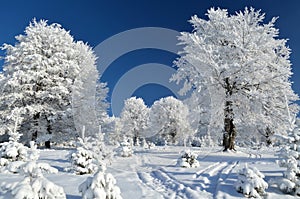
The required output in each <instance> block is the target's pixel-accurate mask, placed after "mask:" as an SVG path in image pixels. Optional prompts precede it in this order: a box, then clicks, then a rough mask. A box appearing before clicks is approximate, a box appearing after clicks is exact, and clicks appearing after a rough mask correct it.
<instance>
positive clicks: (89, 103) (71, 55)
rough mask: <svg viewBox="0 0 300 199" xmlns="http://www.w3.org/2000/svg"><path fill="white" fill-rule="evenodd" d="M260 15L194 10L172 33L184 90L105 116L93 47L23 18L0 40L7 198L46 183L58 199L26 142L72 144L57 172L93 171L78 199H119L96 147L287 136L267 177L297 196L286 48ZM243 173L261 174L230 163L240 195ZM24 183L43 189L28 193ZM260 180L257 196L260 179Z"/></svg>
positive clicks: (230, 143) (0, 150) (226, 145)
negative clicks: (236, 169) (17, 30)
mask: <svg viewBox="0 0 300 199" xmlns="http://www.w3.org/2000/svg"><path fill="white" fill-rule="evenodd" d="M263 20H264V14H263V13H261V12H260V11H257V10H254V9H253V8H250V9H248V8H245V10H244V11H239V12H237V13H236V14H234V15H229V14H228V12H227V10H224V9H219V8H218V9H214V8H211V9H209V10H208V12H207V19H201V18H198V17H197V16H193V17H192V18H191V20H190V21H189V22H190V23H191V25H192V26H193V28H194V29H193V31H192V32H182V33H181V36H180V37H179V44H180V45H181V46H182V47H183V49H182V51H181V52H180V53H179V54H180V57H179V58H178V59H176V60H175V61H174V63H175V65H176V67H177V68H178V70H177V72H176V73H175V74H174V75H173V76H172V78H171V80H172V81H173V82H174V83H179V82H183V83H184V84H183V85H184V86H183V88H182V90H181V92H180V94H182V95H184V94H186V93H187V92H191V93H192V94H191V95H190V97H189V98H187V99H186V100H184V101H181V100H178V99H176V98H174V97H165V98H161V99H159V100H157V101H155V102H154V103H153V105H152V106H150V107H148V106H147V105H145V103H144V101H143V99H142V98H136V97H134V96H133V97H131V98H129V99H126V100H125V103H124V107H123V109H122V112H121V114H120V116H119V117H115V116H112V117H110V116H109V114H108V109H109V103H108V102H107V95H108V87H107V84H106V83H104V82H100V80H99V79H100V76H101V74H98V71H97V68H96V62H97V59H98V58H97V57H96V55H95V53H94V51H93V49H92V47H90V46H89V45H87V44H86V43H84V42H82V41H75V40H74V38H73V37H72V36H71V35H70V32H69V31H67V30H65V29H64V28H63V27H62V26H61V25H59V24H48V23H47V21H45V20H40V21H37V20H36V19H33V20H32V22H30V24H29V26H28V27H27V28H26V29H25V32H24V34H22V35H18V36H16V43H15V44H14V45H12V44H3V45H2V50H4V51H5V52H6V54H5V57H4V65H3V72H2V73H1V74H0V142H1V144H0V146H1V147H0V168H2V169H6V170H8V171H10V172H14V173H22V174H24V180H23V181H22V182H20V183H19V184H16V185H14V186H12V187H13V189H15V190H17V191H14V192H12V195H15V196H16V195H18V196H20V197H23V194H24V193H25V192H24V189H25V188H26V187H30V191H31V192H30V193H31V194H32V195H33V196H34V197H38V198H43V197H44V195H42V194H44V193H43V192H42V191H41V190H42V189H43V186H44V185H45V184H47V183H48V184H50V185H51V187H52V188H51V190H50V192H51V194H53V195H55V194H56V196H53V197H57V198H65V194H64V192H63V190H62V189H61V187H59V186H57V185H54V184H51V182H50V181H48V180H47V179H46V178H45V177H44V176H43V174H42V173H43V172H44V171H49V172H52V173H55V172H57V170H56V169H55V168H52V167H51V166H50V165H46V164H40V163H37V162H36V160H37V159H38V156H39V154H38V151H37V147H45V148H50V147H51V145H56V146H66V145H67V146H72V147H74V148H75V149H74V151H72V153H71V154H70V157H69V159H70V162H71V167H70V168H64V169H65V170H66V171H68V172H73V173H75V174H77V175H83V174H94V176H93V177H89V178H87V180H86V181H85V182H83V183H82V184H81V185H80V187H79V191H80V193H82V196H83V198H94V197H97V196H98V195H99V194H100V195H101V194H104V195H105V198H121V196H120V189H119V188H118V187H117V186H116V180H115V178H114V177H113V176H112V175H111V174H109V173H105V172H106V169H105V166H106V164H107V162H109V158H111V154H112V151H110V150H109V147H107V145H112V146H114V147H118V148H117V149H116V151H117V152H118V154H119V155H120V156H122V157H130V156H132V154H133V147H134V146H136V147H139V146H141V147H144V148H147V149H150V148H151V147H152V146H155V145H160V146H166V145H173V146H197V147H201V146H214V145H219V146H223V149H224V151H227V150H233V151H235V150H236V148H235V145H236V144H238V145H240V146H245V145H246V146H249V145H263V144H266V145H274V144H276V143H278V142H280V140H281V139H287V140H288V138H287V137H288V136H289V138H290V140H289V141H290V142H291V144H292V146H291V147H287V148H286V149H285V151H284V150H283V151H282V154H281V155H282V156H283V157H285V158H286V159H285V160H283V161H281V162H280V163H279V164H280V165H281V166H283V167H287V171H286V173H285V175H284V179H283V180H282V182H277V183H279V184H278V186H280V187H283V188H282V189H283V191H285V192H288V193H292V192H293V193H299V192H300V191H299V185H298V184H295V185H294V186H293V187H292V189H289V188H290V187H289V186H288V185H286V184H287V183H288V182H292V183H296V180H299V179H298V177H297V176H299V165H298V164H299V163H298V164H297V161H298V160H299V155H298V152H294V151H298V150H299V146H298V144H299V135H298V134H299V132H298V131H299V125H300V124H299V120H297V118H296V116H297V113H298V111H299V106H298V105H297V104H296V101H297V100H299V98H298V96H297V94H295V93H294V91H293V90H292V87H291V84H292V83H291V81H290V77H291V75H292V71H291V62H290V57H289V55H290V49H289V47H288V46H287V44H286V42H287V40H285V39H279V38H278V36H279V30H278V29H276V28H275V22H276V18H273V19H272V20H271V21H270V22H268V23H263ZM99 59H101V57H100V58H99ZM297 126H298V127H297ZM295 127H297V128H295ZM188 159H189V160H191V161H192V163H189V161H188ZM178 165H179V166H182V167H192V168H196V167H198V166H199V163H198V161H197V155H196V154H194V153H192V152H185V153H183V155H182V156H181V158H180V161H179V163H178ZM291 165H292V167H293V168H294V169H291ZM249 173H251V174H253V175H254V174H255V176H256V177H257V178H258V179H259V180H260V178H263V175H262V174H261V173H260V172H259V171H257V170H255V169H254V170H253V169H252V170H251V169H248V168H245V169H243V170H241V172H240V177H239V180H240V181H241V182H239V183H238V184H237V185H236V189H237V190H238V191H239V192H241V193H244V194H248V195H249V194H250V193H249V192H247V191H246V188H245V187H246V186H248V184H249V183H250V182H247V181H245V180H243V179H244V178H247V176H248V175H249ZM245 176H246V177H245ZM250 176H251V175H250ZM249 178H250V177H249ZM100 181H101V183H100ZM30 183H31V184H30ZM35 183H40V184H42V185H41V186H40V187H39V189H38V188H36V187H35V186H34V184H35ZM247 183H248V184H247ZM251 183H252V182H251ZM251 183H250V184H251ZM100 184H101V185H100ZM245 184H246V185H245ZM50 185H49V186H50ZM45 186H46V185H45ZM249 186H250V185H249ZM251 186H252V185H251ZM24 187H25V188H24ZM10 188H11V187H8V188H7V189H8V190H9V189H10ZM252 188H253V190H254V189H255V187H252ZM260 188H261V189H263V190H262V191H261V192H263V193H264V189H265V188H267V183H265V182H264V181H263V183H262V185H261V187H260ZM35 189H38V191H37V190H35ZM255 190H256V189H255ZM37 192H38V193H39V195H36V196H35V194H37ZM50 192H49V194H50ZM254 195H259V193H256V192H255V194H254ZM16 197H17V196H16Z"/></svg>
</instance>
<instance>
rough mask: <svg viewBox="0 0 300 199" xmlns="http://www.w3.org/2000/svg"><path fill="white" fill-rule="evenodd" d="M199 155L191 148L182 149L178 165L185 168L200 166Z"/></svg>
mask: <svg viewBox="0 0 300 199" xmlns="http://www.w3.org/2000/svg"><path fill="white" fill-rule="evenodd" d="M197 157H198V155H197V154H196V153H195V152H193V151H191V150H185V151H182V152H181V157H180V158H179V159H178V160H177V166H179V167H185V168H197V167H199V166H200V164H199V162H198V160H197Z"/></svg>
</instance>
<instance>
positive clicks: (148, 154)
mask: <svg viewBox="0 0 300 199" xmlns="http://www.w3.org/2000/svg"><path fill="white" fill-rule="evenodd" d="M184 149H185V148H184V147H170V146H168V147H155V148H153V149H149V150H148V149H147V150H146V149H142V148H136V149H135V152H134V155H133V156H132V157H124V158H123V157H116V158H113V160H112V162H111V164H110V165H108V168H107V172H108V173H112V174H113V176H114V177H115V178H116V180H117V185H118V186H119V187H120V189H121V195H122V197H123V198H125V199H127V198H128V199H131V198H137V199H140V198H155V199H157V198H174V199H175V198H189V199H190V198H195V199H201V198H203V199H206V198H230V199H231V198H244V196H243V195H242V194H240V193H238V192H236V190H235V187H234V183H235V182H236V181H237V177H238V176H237V173H238V171H239V170H240V169H242V168H244V166H245V163H248V165H249V167H253V166H254V167H256V168H257V169H258V170H260V171H261V172H262V173H263V174H264V175H265V181H267V182H268V181H269V180H270V179H271V178H276V177H280V176H282V172H283V170H284V168H280V167H279V166H278V165H277V164H276V162H275V161H276V159H278V158H277V157H276V156H274V153H275V150H276V149H274V148H263V149H260V150H250V149H243V148H238V152H236V153H233V152H222V148H221V147H214V148H190V149H191V150H192V151H194V152H196V153H197V154H198V161H199V163H200V166H199V167H198V168H180V167H177V166H176V163H177V160H178V158H179V157H180V154H181V151H182V150H184ZM69 153H70V150H67V149H56V150H54V149H52V150H40V158H39V160H38V161H39V162H46V163H49V164H50V165H52V166H53V167H55V168H57V169H58V170H59V172H58V173H57V174H45V177H46V178H48V179H49V180H50V181H52V182H54V183H55V184H57V185H60V186H62V187H63V188H64V190H65V192H66V194H67V198H70V199H77V198H81V196H80V193H79V192H78V186H79V185H80V184H81V183H82V182H83V181H84V180H85V179H86V178H87V177H88V176H90V175H82V176H79V175H74V174H71V173H68V172H65V171H64V168H66V167H69V166H70V162H69V161H68V159H67V155H68V154H69ZM22 178H23V177H22V176H20V175H18V174H4V173H0V185H1V184H3V183H13V182H17V181H20V180H21V179H22ZM266 192H267V195H266V196H265V198H270V199H276V198H295V196H291V195H283V194H282V193H281V192H280V191H279V190H278V189H277V188H276V187H272V186H271V187H269V188H268V189H267V190H266ZM6 197H7V196H5V195H4V194H3V193H2V195H1V193H0V198H6Z"/></svg>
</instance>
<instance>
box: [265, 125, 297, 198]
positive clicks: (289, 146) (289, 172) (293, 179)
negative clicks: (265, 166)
mask: <svg viewBox="0 0 300 199" xmlns="http://www.w3.org/2000/svg"><path fill="white" fill-rule="evenodd" d="M296 125H297V127H296V128H295V129H294V130H293V131H291V132H290V135H289V137H288V139H287V140H286V141H285V142H286V145H285V146H284V147H283V148H282V149H281V150H280V151H279V154H278V155H279V157H280V158H281V160H279V161H278V164H279V166H280V167H285V168H286V171H284V173H283V177H282V178H278V179H272V180H271V181H270V183H271V184H275V185H277V186H278V188H279V189H280V190H281V191H282V192H284V193H288V194H296V195H298V196H300V162H299V161H300V119H298V120H297V122H296Z"/></svg>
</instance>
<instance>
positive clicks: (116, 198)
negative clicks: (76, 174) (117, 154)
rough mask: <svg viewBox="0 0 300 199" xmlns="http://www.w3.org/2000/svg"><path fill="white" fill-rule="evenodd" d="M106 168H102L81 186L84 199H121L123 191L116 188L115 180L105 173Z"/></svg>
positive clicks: (80, 190)
mask: <svg viewBox="0 0 300 199" xmlns="http://www.w3.org/2000/svg"><path fill="white" fill-rule="evenodd" d="M105 170H106V168H105V167H104V166H102V167H100V168H99V170H98V171H97V173H96V174H95V175H94V176H93V177H88V178H87V179H86V181H84V182H83V183H82V184H80V185H79V187H78V190H79V192H80V193H81V194H82V198H83V199H121V198H122V197H121V195H120V194H121V191H120V189H119V187H118V186H116V180H115V178H114V177H113V176H112V175H111V174H110V173H108V174H106V173H105Z"/></svg>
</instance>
